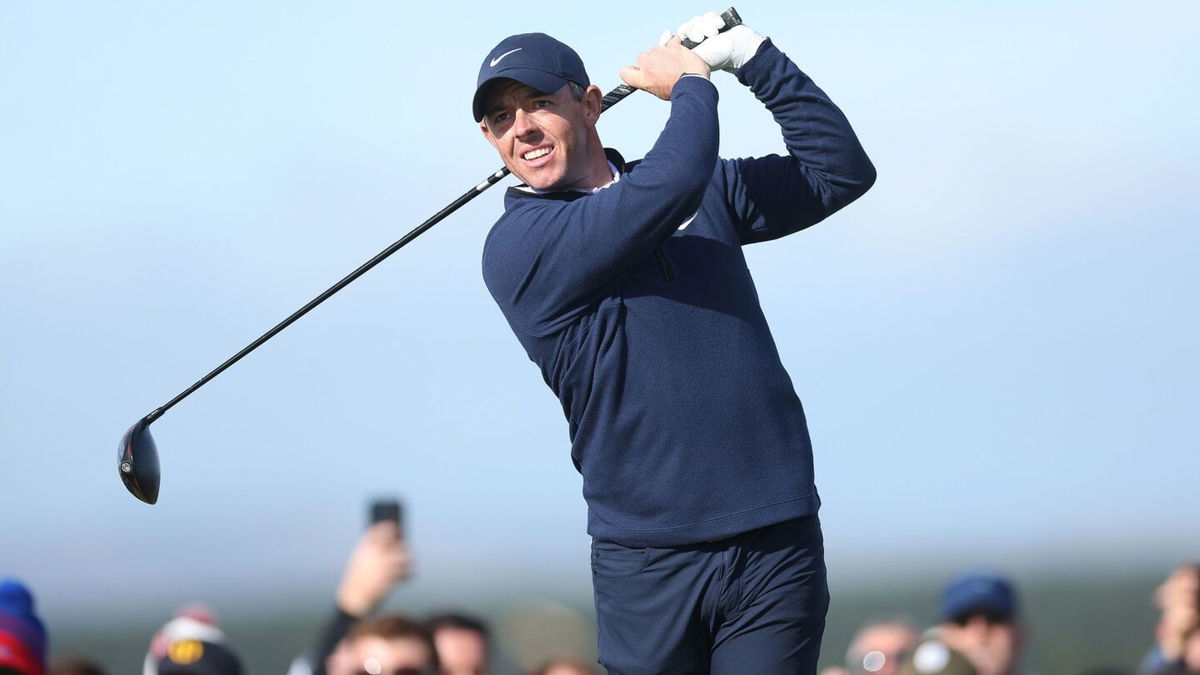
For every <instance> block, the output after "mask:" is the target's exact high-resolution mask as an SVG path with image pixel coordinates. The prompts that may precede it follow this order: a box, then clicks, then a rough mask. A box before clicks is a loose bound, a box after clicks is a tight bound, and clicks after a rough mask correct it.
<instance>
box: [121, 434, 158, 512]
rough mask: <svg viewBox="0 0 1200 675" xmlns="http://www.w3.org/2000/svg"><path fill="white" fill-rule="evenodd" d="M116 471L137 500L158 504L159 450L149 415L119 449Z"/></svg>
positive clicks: (124, 439)
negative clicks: (151, 432) (151, 430)
mask: <svg viewBox="0 0 1200 675" xmlns="http://www.w3.org/2000/svg"><path fill="white" fill-rule="evenodd" d="M117 472H118V473H120V474H121V482H122V483H124V484H125V488H126V489H127V490H129V493H130V494H132V495H133V496H134V497H137V498H138V499H140V500H142V501H144V502H146V503H147V504H153V503H155V502H157V501H158V479H159V472H158V447H157V446H155V445H154V437H153V436H151V435H150V421H149V416H147V417H143V418H142V419H140V420H138V422H137V424H134V425H133V426H131V427H129V430H128V431H126V432H125V436H123V437H122V438H121V445H120V446H119V447H118V448H117Z"/></svg>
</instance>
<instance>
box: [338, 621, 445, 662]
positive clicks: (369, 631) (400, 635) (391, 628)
mask: <svg viewBox="0 0 1200 675" xmlns="http://www.w3.org/2000/svg"><path fill="white" fill-rule="evenodd" d="M362 637H377V638H382V639H384V640H402V639H404V638H410V639H414V640H420V641H421V642H422V643H424V644H425V646H426V647H428V648H429V660H430V665H432V666H433V667H434V669H435V670H436V669H437V667H438V658H437V649H436V648H435V647H434V646H433V636H432V635H431V634H430V633H429V631H428V630H427V629H426V628H425V626H424V625H422V624H421V623H418V622H416V621H413V620H412V619H409V618H408V617H404V616H400V615H399V614H389V615H386V616H379V617H375V618H373V619H364V620H362V621H359V622H358V623H356V624H354V626H352V627H351V628H350V630H349V631H347V633H346V641H347V642H350V641H354V640H357V639H358V638H362Z"/></svg>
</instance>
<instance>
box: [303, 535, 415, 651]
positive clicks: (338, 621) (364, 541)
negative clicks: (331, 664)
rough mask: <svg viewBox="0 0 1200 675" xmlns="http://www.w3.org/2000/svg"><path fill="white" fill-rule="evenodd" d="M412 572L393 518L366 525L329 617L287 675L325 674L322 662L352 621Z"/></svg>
mask: <svg viewBox="0 0 1200 675" xmlns="http://www.w3.org/2000/svg"><path fill="white" fill-rule="evenodd" d="M411 575H412V557H411V556H410V555H409V552H408V544H407V543H406V542H405V540H404V538H403V537H401V536H400V526H399V524H397V523H396V522H395V521H390V520H384V521H380V522H377V523H374V524H373V525H371V526H370V527H368V528H367V530H366V532H364V533H363V535H362V537H360V538H359V540H358V543H357V544H356V545H355V546H354V550H352V551H351V552H350V559H349V560H348V561H347V562H346V568H345V570H343V572H342V579H341V582H340V583H338V588H337V596H336V601H335V603H336V605H335V607H334V613H333V616H332V617H330V619H329V622H328V623H327V624H326V625H325V628H324V629H323V630H322V631H321V633H320V635H319V636H318V637H317V640H316V641H315V642H314V643H313V645H312V647H311V648H310V649H309V650H308V651H307V652H306V653H305V654H303V655H301V656H299V657H297V658H296V660H295V661H293V662H292V666H291V669H289V670H288V675H310V674H311V675H325V673H326V671H325V663H326V660H327V659H328V658H329V655H330V654H332V653H333V651H334V648H335V647H336V646H337V644H338V642H340V641H341V640H342V638H343V637H345V636H346V635H347V633H348V631H349V630H350V628H351V626H353V625H354V624H355V623H356V622H358V621H361V620H362V619H365V618H367V617H369V616H370V615H371V613H372V612H373V611H375V608H376V607H378V606H379V603H381V602H383V599H384V598H385V597H387V594H388V593H389V592H390V591H391V590H392V588H393V587H395V586H396V585H397V584H399V583H400V582H402V581H404V580H406V579H408V578H409V577H410V576H411Z"/></svg>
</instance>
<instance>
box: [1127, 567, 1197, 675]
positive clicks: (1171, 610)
mask: <svg viewBox="0 0 1200 675" xmlns="http://www.w3.org/2000/svg"><path fill="white" fill-rule="evenodd" d="M1154 600H1155V604H1156V605H1158V608H1159V610H1160V611H1161V612H1162V616H1161V617H1160V618H1159V620H1158V627H1157V630H1156V631H1155V632H1156V644H1155V646H1154V649H1153V650H1152V651H1151V652H1150V654H1149V655H1148V656H1147V657H1146V659H1145V660H1144V661H1143V662H1142V665H1141V667H1140V668H1139V669H1138V673H1139V675H1197V674H1200V565H1184V566H1183V567H1180V568H1178V569H1176V570H1175V571H1174V572H1172V573H1171V575H1170V576H1168V577H1167V580H1166V581H1164V582H1163V584H1162V585H1161V586H1159V587H1158V590H1157V591H1156V592H1155V595H1154Z"/></svg>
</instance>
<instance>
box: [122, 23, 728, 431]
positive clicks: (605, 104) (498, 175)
mask: <svg viewBox="0 0 1200 675" xmlns="http://www.w3.org/2000/svg"><path fill="white" fill-rule="evenodd" d="M721 17H722V18H723V19H725V26H724V27H723V28H722V30H727V29H729V28H732V27H733V26H736V25H738V24H740V23H741V22H742V20H741V17H740V16H738V14H737V11H736V10H735V9H733V8H732V7H730V8H729V9H727V10H725V12H723V13H722V14H721ZM688 46H689V48H691V47H692V46H694V45H688ZM634 91H636V89H634V88H633V87H630V86H629V85H627V84H622V85H618V86H617V87H615V88H614V89H613V90H612V91H610V92H608V93H607V94H605V96H604V98H603V99H602V100H601V103H600V112H604V111H605V110H608V109H609V108H611V107H612V106H614V105H616V104H617V103H619V102H621V101H622V100H623V99H624V98H625V97H626V96H629V95H630V94H632V93H633V92H634ZM509 173H511V172H510V171H509V170H508V167H503V168H501V169H499V170H497V171H494V172H493V173H492V174H491V175H489V176H488V177H487V178H485V179H484V180H483V181H482V182H480V183H479V184H478V185H476V186H475V187H473V188H471V189H470V190H467V191H466V192H464V193H463V194H462V196H460V197H459V198H458V199H455V200H454V201H452V202H450V204H448V205H447V206H446V207H445V208H443V209H442V210H441V211H438V212H437V213H435V214H433V216H432V217H430V218H429V219H428V220H426V221H425V222H423V223H421V224H420V225H418V226H416V227H415V228H413V229H412V230H411V231H410V232H409V233H408V234H406V235H404V236H403V237H401V238H400V239H398V240H396V241H395V242H394V243H393V244H392V245H391V246H388V247H387V248H385V249H383V250H382V251H380V252H379V253H378V254H376V255H375V257H374V258H371V259H370V260H368V261H367V262H365V263H363V264H362V265H361V266H359V268H358V269H356V270H354V271H353V272H351V273H350V274H347V275H346V276H345V277H343V278H342V280H341V281H339V282H337V283H336V284H334V285H332V286H330V287H329V288H328V289H326V290H325V292H324V293H321V294H320V295H318V296H317V297H315V298H313V299H312V300H310V301H309V302H308V304H306V305H304V306H303V307H301V308H300V309H298V310H296V311H295V312H293V313H292V315H291V316H289V317H288V318H286V319H284V320H283V321H280V322H279V323H278V324H277V325H276V326H275V327H274V328H272V329H271V330H269V331H267V332H265V333H263V334H262V335H261V336H259V338H258V339H257V340H255V341H254V342H251V343H250V344H248V345H246V346H245V348H243V349H242V351H240V352H238V353H237V354H234V355H233V356H231V357H230V358H229V360H227V361H226V362H225V363H222V364H221V365H219V366H217V367H216V368H214V369H213V371H212V372H211V373H209V374H207V375H205V376H204V377H202V378H200V379H199V380H198V381H197V382H196V383H195V384H193V385H192V386H190V387H188V388H187V389H185V390H183V391H182V392H180V393H179V395H178V396H176V397H175V398H173V399H171V400H170V401H167V402H166V403H165V404H163V405H161V406H159V407H157V408H155V409H154V410H153V411H151V412H150V414H148V415H146V423H147V424H149V423H151V422H153V421H154V420H156V419H158V418H159V417H162V415H163V413H165V412H167V411H168V410H170V409H171V408H172V407H173V406H174V405H175V404H176V403H179V402H180V401H182V400H183V399H185V398H187V397H188V396H190V395H191V394H192V392H194V391H196V390H197V389H199V388H200V387H203V386H204V385H206V384H208V382H209V380H211V379H213V378H214V377H216V376H217V375H220V374H221V373H222V372H224V371H225V369H226V368H228V367H230V366H232V365H233V364H235V363H237V362H238V361H240V360H242V357H244V356H245V355H247V354H249V353H250V352H252V351H254V350H255V349H258V348H259V347H260V346H262V344H263V343H264V342H266V341H267V340H270V339H271V338H273V337H275V335H277V334H278V333H279V332H280V331H282V330H283V329H284V328H287V327H288V326H290V325H292V324H293V323H295V321H296V320H297V319H299V318H300V317H302V316H304V315H305V314H308V313H309V311H310V310H312V309H313V308H314V307H316V306H317V305H319V304H321V303H322V302H325V301H326V300H328V299H329V297H330V296H332V295H333V294H334V293H337V292H338V291H340V290H342V289H343V288H345V287H346V286H349V285H350V283H351V282H353V281H354V280H355V279H357V278H359V277H361V276H362V275H364V274H366V273H367V271H368V270H370V269H371V268H372V267H375V266H376V265H378V264H379V263H381V262H383V261H384V260H386V259H387V258H388V257H389V256H391V255H392V254H393V253H395V252H396V251H399V250H400V249H401V248H403V247H404V246H405V245H406V244H408V242H410V241H412V240H413V239H416V238H417V237H419V236H421V235H422V234H423V233H424V232H425V231H426V230H428V229H429V228H431V227H433V226H434V225H437V224H438V223H439V222H441V221H442V220H443V219H444V218H445V217H446V216H448V215H450V214H451V213H454V212H455V211H457V210H458V209H459V208H460V207H462V206H463V205H464V204H466V203H467V202H469V201H471V200H472V199H474V198H476V197H478V196H479V195H480V194H481V193H482V192H483V191H484V190H486V189H488V188H490V187H491V186H493V185H495V184H496V183H499V182H500V181H501V180H503V179H504V177H505V176H507V175H508V174H509Z"/></svg>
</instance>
